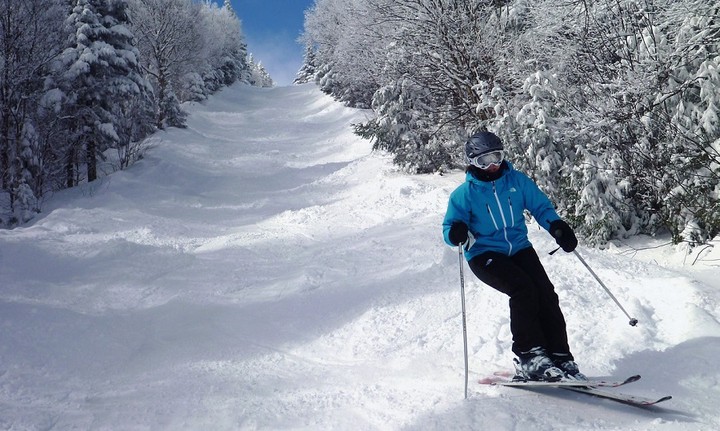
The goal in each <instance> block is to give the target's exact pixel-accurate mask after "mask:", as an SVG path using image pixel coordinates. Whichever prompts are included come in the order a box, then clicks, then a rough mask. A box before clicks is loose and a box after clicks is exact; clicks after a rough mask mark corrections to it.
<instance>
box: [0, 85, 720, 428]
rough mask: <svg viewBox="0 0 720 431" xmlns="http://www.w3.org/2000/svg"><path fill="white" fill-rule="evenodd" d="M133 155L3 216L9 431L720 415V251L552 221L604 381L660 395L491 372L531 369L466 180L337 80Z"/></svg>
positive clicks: (562, 424)
mask: <svg viewBox="0 0 720 431" xmlns="http://www.w3.org/2000/svg"><path fill="white" fill-rule="evenodd" d="M185 108H186V109H187V110H188V111H189V113H190V116H189V119H188V125H189V127H188V128H187V129H170V130H168V131H165V132H161V133H157V134H156V135H154V136H153V137H152V139H151V142H150V146H149V148H148V150H147V152H146V154H145V157H144V158H143V159H142V160H141V161H140V162H138V163H136V164H135V165H133V166H132V167H131V168H129V169H127V170H125V171H118V172H114V173H110V174H109V175H107V176H104V177H103V178H101V179H100V180H97V181H95V182H93V183H91V184H86V185H83V186H81V187H77V188H75V189H72V190H66V191H64V192H61V193H58V194H56V195H54V196H53V197H52V198H50V199H49V200H48V201H47V202H45V207H44V208H45V211H44V212H43V213H42V214H40V215H38V217H37V218H36V219H35V220H34V221H33V222H32V223H30V224H29V225H27V226H24V227H19V228H16V229H12V230H3V231H0V280H1V283H2V285H1V286H2V287H1V288H0V325H1V326H2V329H1V331H0V429H6V430H51V429H52V430H71V429H83V430H86V429H87V430H255V429H259V430H443V431H444V430H528V429H533V430H588V429H592V430H717V429H720V413H718V406H720V367H718V363H719V361H720V324H719V323H718V319H719V316H720V304H719V301H718V300H719V298H720V279H719V278H718V275H717V274H718V270H717V268H718V266H720V252H718V251H717V249H716V248H714V247H712V246H713V245H714V246H717V244H718V243H717V242H714V243H712V244H710V245H709V246H701V247H696V248H693V249H688V248H687V247H679V246H672V245H670V244H669V243H668V241H667V239H663V238H633V239H631V240H628V241H624V242H623V243H618V244H615V245H613V246H611V247H609V248H607V249H604V250H599V249H593V248H588V247H583V246H581V247H579V248H578V250H579V253H580V255H581V256H582V257H583V258H584V259H585V260H586V261H587V262H588V264H589V265H590V266H591V267H592V268H593V270H594V271H595V272H596V273H597V274H598V276H599V277H600V278H601V279H602V280H603V281H604V283H605V284H606V285H607V286H608V288H609V289H610V290H611V291H612V293H613V294H614V295H615V296H616V297H617V299H618V300H619V301H620V303H621V304H622V305H623V307H624V308H625V309H626V310H627V311H628V313H629V314H630V315H631V316H632V317H636V318H637V319H638V320H639V324H638V325H637V326H636V327H632V326H630V325H628V318H627V316H625V315H624V314H623V313H622V311H621V310H620V309H619V308H618V307H617V305H616V304H615V303H614V302H613V301H612V299H611V298H610V297H609V296H608V294H607V293H606V292H605V291H604V290H603V289H602V288H601V287H600V285H599V284H598V283H597V282H596V281H595V279H594V278H593V277H592V275H591V274H590V273H589V272H588V271H587V270H586V269H585V268H584V267H583V266H582V264H581V263H580V262H579V260H578V259H577V258H576V257H575V256H574V255H573V254H572V253H571V254H566V253H563V252H559V253H556V254H554V255H552V256H551V255H549V254H548V252H549V251H551V250H552V249H554V248H555V244H554V242H553V240H552V238H551V237H550V236H549V235H548V234H547V233H546V232H545V231H543V230H542V229H540V228H538V227H537V225H535V224H531V225H530V235H531V240H532V241H533V244H534V245H535V247H536V249H537V250H538V252H539V254H540V255H541V259H542V261H543V263H544V265H545V267H546V269H547V271H548V273H549V275H550V278H551V279H552V280H553V281H554V283H555V285H556V289H557V291H558V294H559V296H560V301H561V306H562V308H563V310H564V312H565V316H566V319H567V321H568V332H569V337H570V343H571V347H572V349H573V351H574V353H575V356H576V359H577V361H578V363H579V364H580V366H581V370H582V371H584V372H585V373H586V374H588V375H590V376H598V377H615V378H619V377H627V376H629V375H632V374H642V379H641V380H640V381H639V382H637V383H633V384H631V385H628V386H625V387H623V388H621V389H622V392H628V393H632V394H636V395H642V396H649V397H661V396H664V395H672V396H673V399H672V400H670V401H666V402H664V403H662V404H659V405H657V406H655V407H652V408H638V407H634V406H629V405H625V404H620V403H616V402H613V401H610V400H604V399H599V398H593V397H591V396H588V395H585V394H578V393H574V392H570V391H564V390H560V389H552V388H545V389H532V390H528V389H517V388H503V387H497V386H489V385H481V384H479V383H478V380H479V379H481V378H483V377H485V376H489V375H492V374H493V373H494V372H496V371H500V370H509V369H510V368H511V366H512V365H511V361H512V353H511V352H510V343H511V337H510V331H509V324H508V314H509V313H508V310H507V299H506V298H505V297H504V296H503V295H502V294H500V293H497V292H495V291H494V290H492V289H490V288H489V287H487V286H485V285H483V284H482V283H481V282H479V281H478V280H477V279H476V278H475V277H474V276H472V274H471V273H470V271H469V270H468V269H467V266H465V274H466V286H465V291H466V305H467V330H468V348H469V363H470V384H469V396H468V399H465V398H464V360H463V339H462V318H461V296H460V277H459V265H458V254H457V250H455V249H453V248H451V247H448V246H447V245H445V244H444V243H443V241H442V236H441V221H442V217H443V215H444V213H445V209H446V204H447V199H448V196H449V194H450V192H451V191H452V190H453V189H454V188H455V187H456V186H457V185H458V184H460V182H461V181H463V179H464V174H463V173H462V172H459V171H458V172H453V173H450V174H446V175H409V174H406V173H403V172H402V171H400V170H399V169H397V168H396V167H394V166H393V165H392V162H391V157H390V156H388V155H386V154H382V153H377V152H373V151H372V150H371V144H370V143H369V142H367V141H364V140H362V139H360V138H359V137H357V136H355V135H354V134H353V132H352V124H354V123H358V122H361V121H364V120H366V119H367V118H368V116H369V115H370V113H369V112H367V111H362V110H355V109H350V108H347V107H344V106H343V105H341V104H339V103H337V102H335V101H333V100H332V99H331V98H330V97H328V96H326V95H324V94H322V93H321V92H320V91H319V90H318V89H317V88H316V87H315V86H313V85H311V84H309V85H301V86H292V87H279V88H271V89H259V88H253V87H247V86H242V85H235V86H233V87H230V88H228V89H226V90H224V91H223V92H221V93H220V94H218V95H216V96H213V97H212V98H211V99H210V100H208V101H207V102H206V103H202V104H192V105H186V106H185Z"/></svg>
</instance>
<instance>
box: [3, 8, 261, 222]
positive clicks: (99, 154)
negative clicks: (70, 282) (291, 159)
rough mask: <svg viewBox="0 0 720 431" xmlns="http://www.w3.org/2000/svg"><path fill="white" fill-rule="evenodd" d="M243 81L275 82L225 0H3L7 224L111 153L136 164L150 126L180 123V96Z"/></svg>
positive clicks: (86, 177)
mask: <svg viewBox="0 0 720 431" xmlns="http://www.w3.org/2000/svg"><path fill="white" fill-rule="evenodd" d="M237 81H242V82H247V83H248V84H253V85H259V86H271V85H272V80H271V79H270V77H269V76H268V75H267V72H265V70H264V69H263V68H262V66H261V65H259V64H255V63H254V62H252V63H251V62H249V61H248V58H247V49H246V45H245V42H244V36H243V34H242V31H241V27H240V21H239V19H238V18H237V16H236V15H235V13H234V11H233V10H232V8H231V6H230V4H229V1H226V2H225V5H224V7H220V6H218V5H215V4H213V3H211V2H207V1H203V2H198V1H192V0H2V2H0V172H1V173H2V176H1V177H0V226H12V225H15V224H17V223H22V222H24V221H26V220H27V219H29V218H31V217H32V215H33V214H34V213H35V212H37V211H39V210H40V206H41V202H42V198H43V197H44V196H45V195H46V194H47V193H48V192H51V191H53V190H58V189H63V188H67V187H73V186H75V185H77V184H80V183H81V182H84V181H93V180H95V179H96V178H98V175H100V174H101V173H102V170H103V166H102V162H103V161H104V160H106V158H107V157H108V156H109V155H110V156H112V158H113V163H112V166H111V167H110V169H122V168H125V167H127V166H129V165H130V164H131V163H133V162H134V161H135V160H137V159H138V158H139V157H141V154H142V148H143V147H142V140H143V138H144V137H146V136H148V135H149V134H150V133H152V132H154V131H156V130H157V129H163V128H166V127H183V126H184V124H185V113H184V112H183V111H182V109H181V107H180V104H181V103H182V102H185V101H193V100H195V101H199V100H203V99H205V98H206V97H207V96H208V95H210V94H212V93H213V92H216V91H217V90H218V89H220V88H222V87H223V86H227V85H230V84H232V83H234V82H237Z"/></svg>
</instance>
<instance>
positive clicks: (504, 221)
mask: <svg viewBox="0 0 720 431" xmlns="http://www.w3.org/2000/svg"><path fill="white" fill-rule="evenodd" d="M492 186H493V194H494V195H495V201H496V202H497V204H498V209H499V210H500V217H501V218H502V222H503V225H504V227H503V235H504V236H505V241H507V243H508V248H509V250H508V256H510V255H512V250H513V246H512V243H511V242H510V239H509V238H508V233H507V228H508V224H507V220H506V219H505V212H504V211H503V209H502V205H501V204H500V197H499V196H498V194H497V190H496V189H495V181H493V183H492ZM508 202H510V198H509V197H508ZM488 209H489V207H488ZM510 215H511V217H512V219H513V220H512V221H513V225H514V224H515V215H514V214H512V202H510ZM493 223H495V218H494V217H493ZM495 228H496V229H498V226H497V223H495Z"/></svg>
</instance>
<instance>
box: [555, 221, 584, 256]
mask: <svg viewBox="0 0 720 431" xmlns="http://www.w3.org/2000/svg"><path fill="white" fill-rule="evenodd" d="M550 235H552V236H553V238H555V242H557V245H559V246H560V247H561V248H562V249H563V250H564V251H565V252H567V253H570V252H571V251H573V250H575V247H577V245H578V240H577V238H576V237H575V232H573V230H572V228H571V227H570V225H568V224H567V223H565V222H564V221H563V220H555V221H554V222H552V223H550Z"/></svg>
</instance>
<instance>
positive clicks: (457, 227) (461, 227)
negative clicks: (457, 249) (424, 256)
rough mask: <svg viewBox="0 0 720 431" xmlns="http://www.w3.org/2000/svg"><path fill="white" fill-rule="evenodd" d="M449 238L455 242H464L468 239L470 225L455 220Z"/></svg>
mask: <svg viewBox="0 0 720 431" xmlns="http://www.w3.org/2000/svg"><path fill="white" fill-rule="evenodd" d="M448 239H449V240H450V242H451V243H453V244H464V243H465V241H467V239H468V227H467V225H466V224H465V223H463V222H461V221H456V222H453V224H452V225H451V226H450V232H448Z"/></svg>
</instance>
